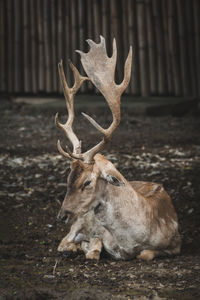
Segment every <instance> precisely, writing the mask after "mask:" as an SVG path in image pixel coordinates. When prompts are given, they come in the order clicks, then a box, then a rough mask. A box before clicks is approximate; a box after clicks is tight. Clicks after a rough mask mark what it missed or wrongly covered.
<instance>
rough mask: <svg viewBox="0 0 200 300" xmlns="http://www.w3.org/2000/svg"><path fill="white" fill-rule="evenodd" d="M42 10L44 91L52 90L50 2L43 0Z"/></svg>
mask: <svg viewBox="0 0 200 300" xmlns="http://www.w3.org/2000/svg"><path fill="white" fill-rule="evenodd" d="M43 10H44V19H43V21H44V68H45V91H46V92H47V93H50V92H51V91H52V80H51V79H52V76H51V75H52V57H51V39H50V28H51V27H50V2H49V1H48V0H43Z"/></svg>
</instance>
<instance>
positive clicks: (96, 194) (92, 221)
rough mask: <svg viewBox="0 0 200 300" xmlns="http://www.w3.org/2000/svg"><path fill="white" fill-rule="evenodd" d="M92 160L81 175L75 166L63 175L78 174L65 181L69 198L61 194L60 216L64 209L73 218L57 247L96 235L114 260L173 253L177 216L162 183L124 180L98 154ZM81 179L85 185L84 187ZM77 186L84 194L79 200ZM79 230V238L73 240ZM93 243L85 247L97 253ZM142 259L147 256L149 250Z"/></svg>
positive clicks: (176, 243) (177, 244)
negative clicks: (91, 164)
mask: <svg viewBox="0 0 200 300" xmlns="http://www.w3.org/2000/svg"><path fill="white" fill-rule="evenodd" d="M94 160H95V163H94V166H93V168H92V169H91V173H88V170H87V175H86V173H85V174H84V172H85V170H84V168H80V170H78V169H77V166H76V167H75V169H72V171H71V174H70V175H69V179H70V178H71V177H75V176H74V175H75V174H74V170H76V171H75V172H78V174H79V177H78V178H77V181H76V180H75V181H74V182H73V183H72V181H70V180H69V181H68V190H72V195H71V196H72V199H73V200H70V199H69V194H68V195H66V198H65V200H64V202H63V205H62V208H61V211H60V215H61V216H65V215H66V213H67V214H69V215H70V216H71V218H72V219H73V218H74V217H75V216H76V217H75V219H76V221H75V222H74V223H73V225H72V228H71V230H70V232H69V234H68V235H67V236H66V237H65V238H64V239H63V241H62V242H61V244H60V245H59V248H58V250H59V251H60V252H64V251H68V250H70V248H69V246H70V247H71V243H76V242H77V241H78V243H80V242H82V241H83V242H84V243H85V242H89V241H90V239H93V238H96V239H98V241H100V242H101V243H102V246H103V247H104V249H105V250H106V251H107V252H108V253H109V254H110V255H111V256H112V257H113V258H115V259H130V258H133V257H135V256H138V255H140V253H141V252H142V251H144V250H148V251H150V253H151V254H150V259H152V258H153V257H154V256H158V255H165V254H177V253H179V251H180V245H181V242H180V235H179V233H178V222H177V216H176V213H175V211H174V208H173V205H172V203H171V200H170V197H169V196H168V194H167V192H166V191H165V190H164V188H163V187H162V186H161V185H160V184H156V183H151V182H140V181H131V182H128V181H127V180H126V179H125V178H124V177H123V176H122V175H121V174H120V173H119V172H118V171H117V170H116V168H115V167H114V165H113V164H112V163H111V162H109V161H108V160H107V159H106V158H105V157H104V156H102V155H100V154H97V155H96V156H95V157H94ZM79 164H80V163H78V165H79ZM81 167H82V164H81ZM81 169H82V172H83V173H82V174H81ZM84 175H86V177H85V176H84ZM81 177H82V179H83V181H82V182H81V180H80V178H81ZM85 182H90V184H88V185H87V186H86V187H85V189H84V183H85ZM78 189H79V190H81V193H82V199H84V201H82V203H80V200H79V199H80V198H79V197H80V195H78V194H77V190H78ZM86 189H87V190H86ZM73 190H74V193H73ZM88 191H89V193H88ZM77 196H78V198H77ZM72 203H73V204H72ZM79 211H80V212H79ZM80 233H81V234H82V238H81V240H79V239H78V236H80ZM93 246H94V249H90V250H88V251H89V252H90V253H91V252H92V253H93V252H94V251H95V255H96V257H97V256H99V255H100V252H101V248H100V250H99V251H98V252H97V251H96V248H95V245H93ZM86 252H87V251H86ZM145 253H147V252H145ZM148 253H149V252H148ZM152 255H153V257H152ZM145 259H149V255H148V257H147V258H145Z"/></svg>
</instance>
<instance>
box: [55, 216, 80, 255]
mask: <svg viewBox="0 0 200 300" xmlns="http://www.w3.org/2000/svg"><path fill="white" fill-rule="evenodd" d="M81 228H82V220H81V219H78V220H77V221H76V222H75V223H74V224H73V225H72V226H71V229H70V232H69V233H68V234H67V235H66V236H65V237H64V238H63V239H62V241H61V242H60V244H59V246H58V251H59V252H77V250H78V249H79V245H78V243H80V242H81V240H80V241H79V238H78V237H79V231H80V230H81ZM76 237H77V239H76ZM76 243H77V244H76Z"/></svg>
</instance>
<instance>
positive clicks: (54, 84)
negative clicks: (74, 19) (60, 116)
mask: <svg viewBox="0 0 200 300" xmlns="http://www.w3.org/2000/svg"><path fill="white" fill-rule="evenodd" d="M50 17H51V22H50V30H51V46H50V49H51V57H52V60H51V64H52V68H51V71H52V79H51V80H52V91H53V93H56V92H57V90H58V80H59V78H58V67H57V66H58V59H57V39H56V36H57V22H56V0H51V2H50Z"/></svg>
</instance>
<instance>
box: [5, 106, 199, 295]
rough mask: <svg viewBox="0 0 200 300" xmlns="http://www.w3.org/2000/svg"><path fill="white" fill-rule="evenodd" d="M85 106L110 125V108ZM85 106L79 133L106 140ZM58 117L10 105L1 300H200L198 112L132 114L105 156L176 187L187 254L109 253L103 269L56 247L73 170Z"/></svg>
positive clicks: (88, 141) (130, 173) (132, 175)
mask: <svg viewBox="0 0 200 300" xmlns="http://www.w3.org/2000/svg"><path fill="white" fill-rule="evenodd" d="M82 108H84V110H83V111H85V112H87V113H89V114H90V115H92V116H93V117H94V118H96V119H97V120H98V121H99V122H100V123H101V124H102V125H103V126H106V125H108V124H109V122H110V113H109V112H108V110H105V109H104V107H95V105H93V106H88V107H87V106H85V107H82ZM82 108H77V110H78V114H77V116H78V120H79V121H78V123H76V126H75V129H76V132H78V136H79V137H80V138H81V139H82V141H83V147H86V148H87V147H90V146H91V145H93V144H95V143H96V142H97V140H98V139H99V136H98V135H97V134H96V131H95V130H93V128H92V127H91V126H90V125H88V124H87V121H85V120H84V119H83V118H82V117H80V109H81V110H82ZM58 110H60V111H63V114H64V113H65V111H64V110H63V109H61V108H59V109H58ZM56 111H57V108H56V105H55V107H52V106H50V105H49V104H46V106H45V108H44V107H43V108H42V109H41V108H40V107H36V106H30V105H27V104H19V103H18V104H16V103H14V102H5V103H4V105H3V106H2V108H1V118H0V124H1V130H0V140H1V143H0V174H1V189H0V197H1V200H0V214H1V217H0V258H1V259H0V299H154V300H156V299H182V300H184V299H185V300H189V299H195V300H196V299H200V250H199V248H200V134H199V133H200V118H199V113H198V112H197V111H195V112H194V111H193V112H189V113H187V111H186V112H184V114H182V113H181V116H172V115H167V116H157V117H151V116H149V115H147V114H142V115H137V114H136V113H135V110H134V109H133V108H131V106H130V107H128V108H123V109H122V121H121V124H120V127H119V128H118V130H117V131H116V133H115V136H114V138H113V140H112V143H111V144H110V145H109V146H108V147H107V149H106V150H105V151H104V154H105V155H106V156H107V157H108V158H109V159H110V160H111V161H112V162H114V163H115V165H116V166H117V167H118V169H119V170H120V171H121V172H122V174H123V175H125V176H126V178H127V179H134V180H146V181H155V182H159V183H162V184H163V185H164V187H165V188H166V189H167V191H168V192H169V194H170V195H171V197H172V199H173V203H174V206H175V208H176V211H177V214H178V218H179V223H180V232H181V236H182V241H183V242H182V251H181V255H180V256H176V257H171V258H169V257H167V258H157V259H155V260H153V261H151V262H141V261H138V260H136V259H135V260H131V261H125V262H124V261H114V260H112V259H110V258H109V257H107V256H106V255H105V254H104V255H102V258H101V260H100V261H99V262H98V263H95V262H91V261H86V260H85V258H84V256H83V255H82V254H79V255H76V256H74V257H63V256H59V255H58V253H57V250H56V249H57V246H58V244H59V242H60V240H61V239H62V237H63V236H64V235H65V234H66V232H67V230H68V228H66V227H65V226H64V225H63V224H60V223H57V221H56V215H57V213H58V210H59V208H60V204H61V202H62V200H63V197H64V195H65V192H66V178H67V174H68V172H69V167H68V163H67V162H66V161H65V159H64V158H62V157H61V156H60V155H59V154H58V152H57V149H56V142H57V139H58V138H61V139H62V140H63V141H64V136H63V135H62V133H61V132H60V131H59V130H58V129H57V128H56V127H55V125H54V114H55V112H56ZM65 117H66V116H65V115H63V116H61V120H64V119H65Z"/></svg>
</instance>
